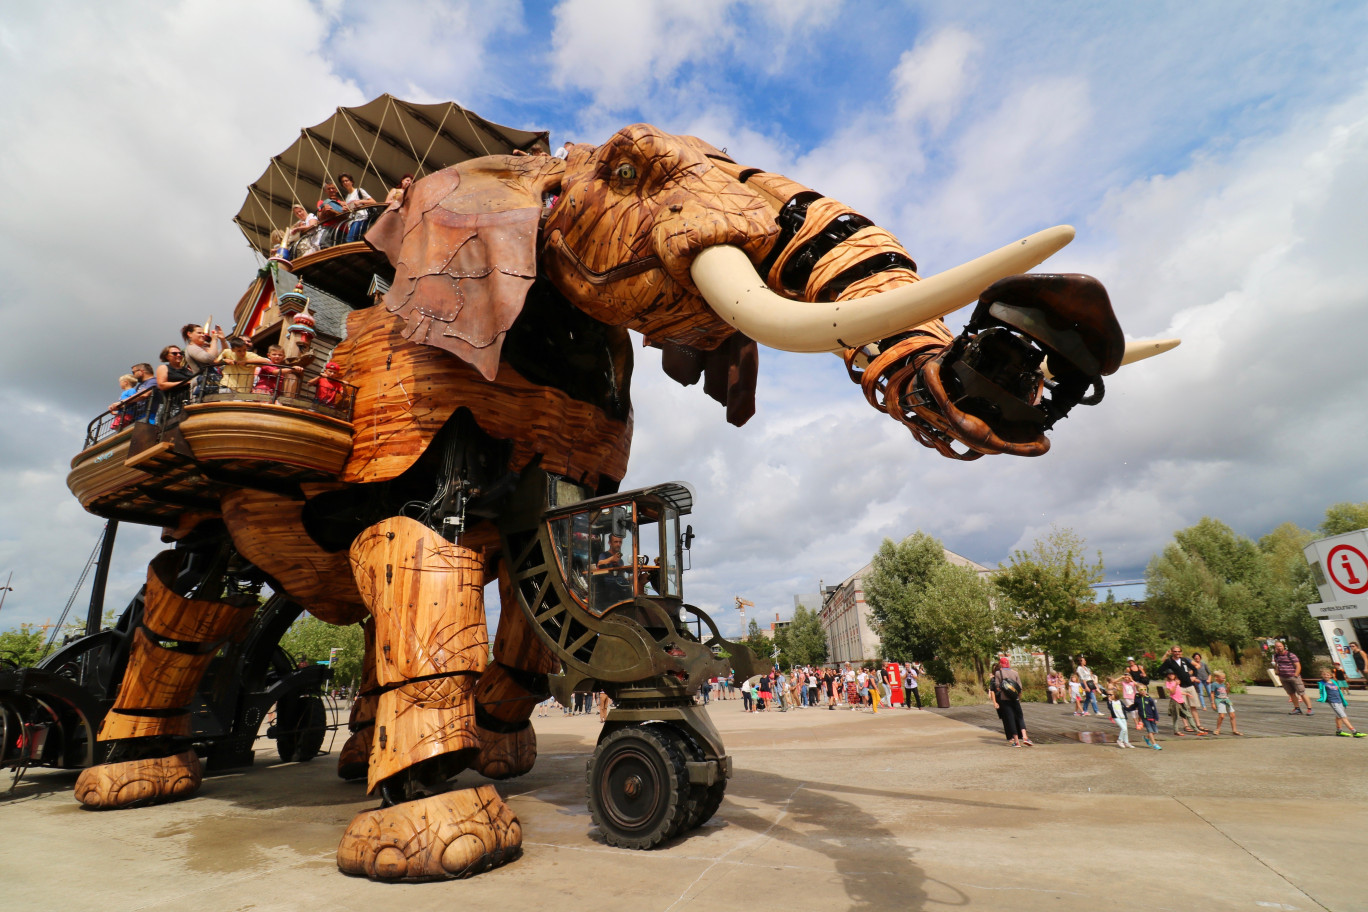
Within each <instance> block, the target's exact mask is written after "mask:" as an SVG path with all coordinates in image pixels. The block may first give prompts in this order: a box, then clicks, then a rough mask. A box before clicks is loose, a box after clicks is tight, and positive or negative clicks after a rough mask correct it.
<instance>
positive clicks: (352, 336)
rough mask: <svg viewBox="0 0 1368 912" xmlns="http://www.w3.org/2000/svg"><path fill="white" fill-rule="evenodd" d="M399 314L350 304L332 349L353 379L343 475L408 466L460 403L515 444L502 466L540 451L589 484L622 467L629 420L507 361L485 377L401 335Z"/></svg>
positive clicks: (396, 471) (364, 475)
mask: <svg viewBox="0 0 1368 912" xmlns="http://www.w3.org/2000/svg"><path fill="white" fill-rule="evenodd" d="M403 325H404V324H403V320H402V319H401V318H399V317H397V316H395V315H393V314H390V313H388V312H386V311H385V310H384V309H382V308H370V309H368V310H363V311H356V312H354V313H352V314H351V316H350V317H348V319H347V339H346V341H344V342H343V343H342V344H341V345H339V346H338V347H337V350H336V352H335V353H334V355H333V357H334V359H335V360H337V361H340V362H341V363H342V364H343V365H344V366H345V368H346V372H347V379H348V382H351V383H355V384H357V386H358V392H357V401H356V408H355V411H354V414H353V425H354V427H355V440H354V445H353V448H352V452H351V456H350V458H349V459H348V461H347V465H346V468H345V470H344V472H343V474H342V479H343V480H344V481H347V482H372V481H385V480H388V479H391V478H395V477H397V476H399V475H400V474H402V473H403V472H404V471H405V470H406V469H408V468H409V467H410V466H411V465H413V463H414V462H415V461H416V460H417V459H418V457H419V456H420V455H422V453H423V451H424V450H425V449H426V448H427V446H428V445H429V444H430V443H431V442H432V439H433V437H435V436H436V434H437V431H438V430H440V429H441V427H442V425H443V424H445V423H446V421H447V419H448V418H450V417H451V415H452V414H453V413H454V412H455V411H456V409H457V408H458V407H461V406H465V407H466V408H468V409H470V411H471V414H472V415H473V416H474V418H475V421H476V423H478V424H479V426H480V428H481V429H482V430H484V431H485V433H487V434H489V435H491V436H493V437H496V438H498V439H501V440H509V441H512V442H513V444H514V449H513V455H512V464H511V466H510V468H512V469H514V470H519V469H522V468H523V467H525V466H526V465H527V464H528V463H529V462H531V460H532V459H533V457H534V456H536V455H538V454H540V455H541V456H542V457H543V461H542V467H543V468H544V469H546V471H548V472H554V473H556V474H560V475H565V476H567V477H569V478H571V479H574V480H576V481H581V482H583V483H585V484H589V485H597V484H598V480H599V478H600V477H601V476H604V475H606V476H608V477H610V478H613V479H615V480H616V479H620V478H621V477H622V476H623V475H624V474H626V471H627V454H628V450H629V448H630V446H631V435H632V423H631V421H630V419H629V420H627V421H616V420H614V419H612V418H609V417H608V416H607V415H606V414H604V412H602V411H601V410H600V409H598V408H596V407H595V406H592V405H589V404H587V403H584V402H580V401H578V400H576V399H572V398H570V397H569V396H567V395H565V394H564V393H562V392H560V391H559V390H554V389H550V388H549V387H544V386H538V385H536V384H533V383H530V382H528V381H527V380H525V379H524V378H523V377H521V376H520V375H518V373H517V372H516V371H514V370H513V368H512V367H510V366H509V365H508V364H506V363H505V364H502V365H501V366H500V368H499V374H498V378H497V379H495V380H493V381H486V380H485V379H484V378H482V377H481V376H480V375H479V374H478V373H476V372H475V370H474V369H473V368H471V367H470V366H469V365H467V364H465V363H463V362H461V361H460V360H458V359H456V358H454V357H452V356H451V355H450V354H448V353H447V352H445V351H443V350H441V349H438V348H433V347H431V346H426V345H415V344H413V343H411V342H408V341H407V340H406V339H404V337H403Z"/></svg>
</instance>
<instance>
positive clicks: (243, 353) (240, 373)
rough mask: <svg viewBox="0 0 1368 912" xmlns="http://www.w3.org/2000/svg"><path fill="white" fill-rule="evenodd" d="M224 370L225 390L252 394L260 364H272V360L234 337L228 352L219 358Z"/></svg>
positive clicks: (229, 342)
mask: <svg viewBox="0 0 1368 912" xmlns="http://www.w3.org/2000/svg"><path fill="white" fill-rule="evenodd" d="M218 363H219V365H220V366H221V367H222V368H223V380H222V381H221V383H222V385H223V388H224V389H226V390H229V391H231V392H234V393H250V392H251V391H252V382H253V380H254V379H255V374H256V368H257V365H258V364H270V363H271V362H270V360H269V359H267V358H263V357H261V355H258V354H257V353H256V352H254V351H249V350H248V349H247V340H246V339H244V338H242V336H233V337H232V338H231V339H229V340H228V350H227V351H225V352H224V353H223V354H221V355H219V356H218Z"/></svg>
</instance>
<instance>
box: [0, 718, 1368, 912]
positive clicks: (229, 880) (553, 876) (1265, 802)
mask: <svg viewBox="0 0 1368 912" xmlns="http://www.w3.org/2000/svg"><path fill="white" fill-rule="evenodd" d="M1243 699H1245V700H1264V699H1269V700H1276V699H1278V697H1276V696H1272V695H1270V696H1267V697H1264V696H1257V697H1255V696H1251V697H1245V698H1243ZM740 705H741V704H740V702H739V701H725V702H721V703H714V704H713V718H714V720H715V721H716V722H717V724H718V727H719V728H720V729H721V730H722V733H723V735H724V737H725V738H726V741H727V745H728V748H729V750H730V751H731V753H732V755H733V757H734V758H735V764H736V772H735V777H734V778H733V780H732V782H731V784H730V787H729V790H728V793H727V800H726V801H725V802H724V803H723V805H722V809H721V811H720V812H719V813H718V815H717V816H716V817H715V818H714V819H713V820H712V821H710V822H709V823H708V824H706V825H705V826H703V827H701V828H700V829H698V830H695V831H694V832H692V833H690V834H688V835H686V836H685V837H683V838H680V839H676V840H675V841H673V842H671V843H668V844H667V845H666V846H665V847H663V848H661V849H658V850H656V851H652V852H631V851H626V850H620V849H614V848H610V847H608V846H606V845H605V844H603V843H602V842H601V841H600V840H599V839H598V838H597V836H596V833H595V832H593V831H592V830H591V822H590V819H589V814H588V811H587V809H586V806H585V797H584V761H585V759H586V758H587V757H588V756H589V753H590V752H591V750H592V748H593V743H594V738H595V736H596V734H597V730H598V723H597V720H596V719H595V718H593V717H585V716H577V717H567V716H563V715H560V713H559V711H556V713H555V714H554V715H552V716H551V717H549V718H546V719H538V720H536V722H537V730H538V737H539V740H540V748H541V757H540V760H539V761H538V764H537V767H536V769H535V770H533V772H532V773H530V774H529V775H527V776H525V777H523V778H521V779H517V780H514V781H512V782H509V783H504V784H502V785H501V786H500V789H501V791H502V792H503V793H504V795H505V796H506V797H507V798H508V799H509V803H510V804H511V806H512V807H513V809H514V810H515V811H516V812H517V814H518V815H519V817H520V818H521V820H522V824H523V831H524V834H525V845H524V848H525V853H524V855H523V857H522V858H521V859H519V860H518V861H516V862H514V863H512V864H510V865H507V866H505V867H503V868H500V869H498V870H495V871H492V872H489V873H487V874H483V875H480V876H479V877H476V878H474V879H472V880H468V881H456V882H446V883H438V884H422V885H383V884H373V883H370V882H367V881H365V880H358V879H354V878H349V877H345V876H343V875H341V874H339V873H338V872H337V869H336V867H335V863H334V851H335V849H336V847H337V841H338V838H339V836H340V834H341V832H342V829H343V827H345V825H346V824H347V822H348V821H349V820H350V819H351V817H352V816H353V815H354V814H355V813H357V812H358V811H360V810H362V809H366V808H369V807H371V806H373V802H372V801H371V800H370V799H368V798H366V796H365V795H364V794H363V788H362V787H361V786H360V785H358V784H355V783H344V782H342V781H340V780H338V779H337V778H336V776H335V775H334V760H333V758H332V757H322V758H319V759H317V760H314V761H313V762H310V763H306V764H284V765H281V764H276V765H272V764H271V763H270V762H269V758H270V757H271V756H272V755H271V754H270V753H269V752H268V747H269V742H264V741H263V742H261V743H260V744H259V746H260V748H261V751H260V752H259V753H258V758H259V759H258V764H257V766H256V767H254V768H252V769H249V770H244V771H240V772H235V773H230V774H227V775H221V776H215V777H213V778H210V779H208V780H206V781H205V784H204V787H203V788H202V790H201V792H200V794H199V795H198V796H197V797H195V798H193V799H191V800H188V801H183V802H180V803H176V804H171V805H163V806H160V807H156V808H147V809H141V810H133V811H113V812H103V813H98V812H90V811H85V810H83V809H81V808H80V807H79V806H78V805H77V804H76V802H75V800H74V799H73V798H72V795H71V784H72V782H73V781H74V779H75V775H74V774H71V773H61V772H37V773H30V774H29V777H28V778H26V780H25V781H24V782H22V783H21V784H20V785H19V787H18V789H17V790H16V791H15V792H14V793H12V794H11V795H10V796H9V798H8V800H0V833H3V834H4V835H3V839H0V908H3V909H5V910H28V909H62V910H64V912H65V910H72V912H75V910H84V909H91V910H101V912H114V910H153V909H157V910H177V912H184V910H186V909H196V910H201V909H202V910H220V909H222V910H299V909H306V908H307V909H325V910H326V909H342V908H381V907H383V908H388V909H395V910H400V912H410V910H412V912H418V910H427V909H434V910H435V909H442V910H450V909H451V908H453V904H455V903H460V904H462V906H463V907H464V908H480V909H499V910H508V909H516V910H522V909H542V908H549V909H552V910H555V912H579V910H585V912H614V910H628V912H640V910H653V912H664V910H684V909H706V910H723V909H727V910H730V909H740V910H770V909H774V910H807V909H827V910H844V909H864V910H915V909H936V908H951V907H959V908H968V909H994V910H996V909H1004V908H1011V909H1013V910H1034V909H1049V910H1073V909H1077V910H1086V912H1099V910H1102V909H1107V910H1112V909H1144V910H1147V912H1153V910H1183V912H1193V910H1201V912H1211V910H1227V909H1229V910H1249V912H1262V910H1269V909H1281V910H1316V909H1332V910H1343V912H1360V910H1364V909H1368V891H1366V890H1365V889H1364V886H1363V884H1362V882H1361V881H1359V880H1358V878H1357V876H1356V875H1353V873H1352V872H1353V871H1354V870H1355V867H1356V864H1357V862H1358V860H1360V859H1362V857H1363V856H1364V854H1365V852H1368V837H1366V836H1365V835H1364V833H1365V828H1364V826H1363V824H1364V823H1365V821H1368V777H1365V775H1364V773H1365V771H1368V738H1365V739H1349V738H1335V737H1330V736H1329V732H1330V730H1331V726H1332V723H1331V722H1330V719H1329V717H1328V715H1327V717H1326V718H1325V719H1321V718H1320V714H1319V713H1318V714H1317V717H1316V718H1315V719H1314V720H1300V719H1299V720H1297V721H1298V722H1301V723H1305V722H1307V721H1310V722H1312V723H1314V724H1320V725H1322V726H1323V727H1324V728H1325V731H1326V736H1325V737H1296V738H1291V737H1288V738H1279V737H1262V738H1247V739H1243V740H1240V739H1234V738H1231V739H1228V740H1226V739H1221V740H1208V739H1202V740H1196V739H1188V740H1185V741H1176V742H1170V743H1168V744H1166V748H1165V750H1164V751H1162V752H1158V751H1150V750H1130V751H1125V750H1118V749H1116V748H1115V747H1113V746H1110V745H1106V746H1104V745H1091V744H1080V743H1058V744H1050V745H1040V746H1037V747H1035V748H1023V749H1015V750H1014V749H1010V748H1008V747H1006V746H1005V745H1004V741H1003V739H1002V736H1001V733H1000V732H998V733H996V734H995V733H993V732H991V731H988V730H986V729H983V728H979V727H975V726H973V725H969V724H965V723H962V722H957V721H954V720H951V719H948V718H945V717H942V716H940V715H937V714H936V713H934V712H929V711H928V712H917V711H916V710H910V711H909V710H901V709H893V710H885V711H883V712H880V713H879V714H878V715H877V716H875V715H871V714H867V713H860V712H851V711H847V710H840V711H835V712H829V711H827V710H824V709H806V710H801V711H795V712H789V713H784V714H780V713H766V714H763V715H755V714H749V715H748V714H745V713H743V712H741V710H740ZM1350 708H1351V712H1352V711H1353V705H1352V704H1351V707H1350ZM1050 709H1051V710H1052V709H1053V708H1050ZM1026 711H1027V721H1028V726H1029V725H1030V724H1032V716H1033V715H1035V714H1037V713H1038V712H1042V711H1046V708H1045V707H1041V706H1038V705H1036V704H1028V705H1027V710H1026ZM1364 721H1365V722H1368V716H1365V719H1364ZM1041 724H1044V721H1043V720H1041ZM466 778H467V779H468V780H469V782H470V783H471V784H476V783H479V782H481V781H483V780H481V779H479V778H478V777H474V776H469V775H468V776H467V777H466ZM382 904H383V906H382Z"/></svg>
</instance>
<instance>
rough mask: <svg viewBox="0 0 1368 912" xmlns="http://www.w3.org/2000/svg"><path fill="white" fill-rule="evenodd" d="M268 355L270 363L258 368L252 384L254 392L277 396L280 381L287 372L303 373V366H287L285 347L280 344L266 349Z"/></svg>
mask: <svg viewBox="0 0 1368 912" xmlns="http://www.w3.org/2000/svg"><path fill="white" fill-rule="evenodd" d="M266 355H267V357H269V358H270V363H269V364H263V365H261V366H260V367H258V368H257V369H256V382H255V383H253V384H252V392H254V393H265V394H266V395H268V396H271V397H275V396H276V395H277V390H279V389H280V381H281V380H282V379H283V378H284V377H285V375H286V374H302V373H304V368H302V367H287V366H286V365H285V349H283V348H281V347H280V346H279V345H272V346H271V347H270V348H268V349H267V350H266Z"/></svg>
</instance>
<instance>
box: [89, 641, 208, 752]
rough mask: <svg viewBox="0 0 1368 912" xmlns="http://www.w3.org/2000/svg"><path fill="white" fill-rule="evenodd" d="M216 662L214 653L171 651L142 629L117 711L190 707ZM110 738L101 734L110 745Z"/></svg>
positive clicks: (129, 659)
mask: <svg viewBox="0 0 1368 912" xmlns="http://www.w3.org/2000/svg"><path fill="white" fill-rule="evenodd" d="M213 658H214V654H213V653H212V652H204V653H189V652H178V651H176V650H174V649H167V648H165V647H163V646H161V645H159V644H158V643H156V642H154V641H153V640H152V638H151V637H149V636H148V634H147V631H146V630H144V629H142V628H139V629H138V630H136V631H134V633H133V646H132V648H131V649H130V650H129V655H128V670H127V671H126V672H125V673H124V678H123V683H122V684H121V685H120V686H119V695H118V697H116V698H115V700H114V709H115V710H140V709H154V710H166V709H177V708H180V707H183V706H185V705H187V704H188V703H189V702H190V698H191V697H193V696H194V695H195V690H196V688H198V687H199V682H200V678H201V677H202V676H203V675H204V670H205V669H206V668H208V667H209V662H210V661H211V660H212V659H213ZM109 738H110V736H109V735H107V734H106V733H105V732H104V730H101V733H100V739H101V740H102V741H107V740H109Z"/></svg>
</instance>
